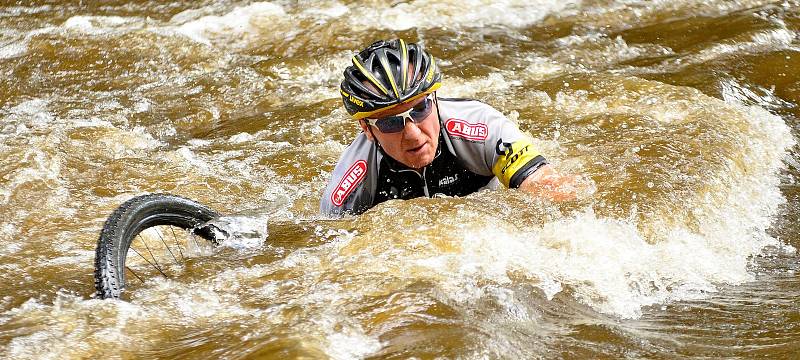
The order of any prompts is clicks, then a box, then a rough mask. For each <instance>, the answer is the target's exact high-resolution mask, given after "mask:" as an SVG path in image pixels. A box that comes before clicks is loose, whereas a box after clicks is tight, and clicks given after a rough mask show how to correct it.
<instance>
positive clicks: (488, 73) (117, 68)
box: [0, 0, 800, 359]
mask: <svg viewBox="0 0 800 360" xmlns="http://www.w3.org/2000/svg"><path fill="white" fill-rule="evenodd" d="M798 36H800V4H799V3H798V2H797V1H755V0H753V1H745V0H741V1H721V0H718V1H715V0H707V1H699V0H695V1H693V0H681V1H635V0H633V1H631V0H625V1H623V0H603V1H600V0H597V1H589V0H587V1H552V0H537V1H511V0H509V1H497V2H484V1H477V0H465V1H457V2H456V1H452V2H451V1H426V2H422V1H411V2H395V3H387V2H382V1H367V2H352V1H344V2H339V1H276V2H243V1H193V2H175V3H162V2H156V1H140V2H131V3H128V2H123V1H105V2H102V3H100V2H91V1H83V2H73V1H58V0H53V1H44V2H29V1H18V2H14V3H11V4H9V3H8V2H7V3H5V4H3V5H0V72H1V73H2V78H3V80H2V85H1V86H0V218H2V221H0V357H2V358H10V359H56V358H58V359H61V358H87V357H96V356H107V357H112V358H164V359H166V358H214V359H216V358H231V359H232V358H237V359H238V358H253V359H255V358H259V359H260V358H275V359H284V358H334V359H352V358H421V359H426V358H459V359H473V358H507V359H519V358H543V359H561V358H576V359H583V358H615V359H616V358H632V359H633V358H635V359H639V358H652V359H674V358H742V359H747V358H771V359H794V358H798V357H800V346H799V345H797V344H798V343H800V325H798V324H800V312H799V311H798V308H799V306H798V305H800V304H798V300H797V299H798V298H799V296H800V277H799V276H800V275H798V271H799V270H800V269H798V268H800V265H799V264H800V263H798V260H800V255H798V253H797V251H796V249H795V248H796V247H797V246H798V245H800V236H799V235H798V233H799V232H798V225H797V224H798V213H799V212H798V210H800V187H799V186H798V178H799V177H800V176H799V175H800V159H799V158H798V153H797V148H796V145H795V139H796V138H797V135H798V131H799V130H798V129H800V127H798V126H799V125H800V122H799V121H798V116H799V115H800V110H798V102H800V85H799V84H800V82H799V81H798V79H799V77H798V71H797V69H798V68H800V41H798ZM385 37H403V38H405V39H406V40H408V41H411V42H420V43H422V44H424V45H425V46H426V48H427V49H428V50H429V51H430V52H431V53H432V54H433V55H434V56H436V57H437V59H440V65H441V69H442V71H443V72H444V79H445V80H444V85H443V87H442V89H441V90H440V91H439V94H440V95H441V96H450V97H469V98H476V99H481V100H483V101H485V102H487V103H489V104H491V105H492V106H494V107H495V108H497V109H498V110H500V111H501V112H503V113H504V114H506V115H507V116H508V117H509V118H511V119H512V120H514V121H516V122H517V123H518V124H519V126H520V128H521V129H523V130H525V131H527V132H529V133H530V134H531V135H532V136H533V138H534V139H536V140H535V144H536V145H537V146H538V147H539V148H540V149H541V151H542V152H543V153H544V154H545V155H546V156H547V157H548V158H549V159H550V160H551V161H552V162H553V163H554V164H555V165H556V166H557V167H558V168H559V169H560V170H561V171H565V172H572V173H579V174H583V175H585V176H587V177H588V178H590V179H591V180H592V182H593V183H594V187H595V191H594V192H592V193H589V194H587V195H586V196H583V197H581V198H580V199H579V200H576V201H573V202H569V203H560V204H553V203H548V202H545V201H541V200H538V199H532V198H530V197H528V196H526V195H525V194H522V193H519V192H517V191H513V190H500V191H493V192H481V193H478V194H473V195H471V196H467V197H464V198H434V199H415V200H410V201H393V202H388V203H385V204H381V205H379V206H377V207H375V208H374V209H372V210H370V211H368V212H367V213H365V214H364V215H361V216H359V217H355V218H346V219H342V220H330V219H321V218H320V217H319V216H318V215H317V206H318V203H319V196H320V195H321V192H322V190H323V187H324V185H325V183H326V181H327V179H328V177H329V175H330V172H331V171H332V168H333V166H334V165H335V163H336V161H337V159H338V157H339V155H340V154H341V153H342V151H343V149H344V148H345V146H346V145H347V144H349V142H350V141H352V139H353V138H354V137H355V135H356V134H357V131H358V128H357V126H356V125H355V124H354V123H353V122H352V121H351V120H349V119H348V117H347V116H346V113H345V112H344V110H343V109H342V108H341V100H340V98H339V97H338V96H339V95H338V88H337V87H338V83H339V81H340V76H341V71H342V70H343V68H344V66H346V65H347V64H348V62H349V58H350V56H352V54H353V52H354V51H355V50H357V49H359V48H361V47H363V46H365V45H367V44H368V43H369V42H371V41H372V40H375V39H379V38H385ZM152 192H169V193H174V194H179V195H182V196H186V197H189V198H192V199H195V200H198V201H200V202H202V203H205V204H208V205H209V206H211V207H213V208H215V209H217V210H218V211H220V212H222V213H226V214H235V213H242V212H244V214H245V215H243V216H245V217H248V216H251V215H247V214H260V215H258V216H261V217H258V216H255V215H252V216H251V217H250V218H251V219H262V218H263V217H267V218H268V219H269V220H268V229H269V236H268V237H267V238H266V240H265V241H264V242H263V244H262V243H255V244H254V243H252V242H247V241H240V242H234V243H233V244H229V245H227V246H223V247H222V248H219V249H214V250H213V251H212V252H210V253H198V254H196V256H193V257H191V258H190V259H189V260H188V261H187V262H186V264H184V265H183V266H179V267H177V275H176V276H172V277H170V278H169V279H167V278H163V277H157V276H153V277H150V278H147V279H145V281H143V283H142V282H139V283H137V284H136V285H135V286H131V288H130V289H128V291H127V292H126V296H125V300H124V301H103V300H99V299H94V298H92V297H91V295H92V293H93V278H92V271H93V261H94V248H95V245H96V241H97V236H98V233H99V231H100V229H101V227H102V225H103V221H104V220H105V218H106V217H107V216H108V215H109V214H110V213H111V212H112V211H113V210H114V209H115V208H116V207H117V206H118V205H120V204H121V203H122V202H124V201H125V200H127V199H130V198H131V197H133V196H136V195H140V194H145V193H152ZM251 223H258V222H257V221H255V222H251ZM243 226H244V225H243Z"/></svg>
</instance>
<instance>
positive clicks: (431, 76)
mask: <svg viewBox="0 0 800 360" xmlns="http://www.w3.org/2000/svg"><path fill="white" fill-rule="evenodd" d="M441 85H442V73H441V72H439V68H438V67H437V66H436V62H435V60H434V59H433V57H432V56H431V55H430V54H428V52H427V51H425V49H423V48H422V46H420V45H417V44H413V43H411V44H406V43H405V41H403V40H401V39H397V40H390V41H384V40H381V41H376V42H374V43H373V44H372V45H370V46H369V47H367V48H366V49H364V50H363V51H361V52H360V53H358V54H357V55H355V56H353V65H351V66H348V67H347V68H346V69H345V70H344V80H343V81H342V85H341V87H340V92H341V93H342V101H344V107H345V108H346V109H347V112H349V113H350V115H352V116H353V119H363V118H365V117H368V116H370V115H372V114H374V113H377V112H380V111H383V110H386V109H389V108H392V107H395V106H397V105H399V104H402V103H406V102H411V101H414V100H415V99H418V98H419V97H421V96H424V95H425V94H429V93H432V92H434V91H436V89H438V88H439V86H441Z"/></svg>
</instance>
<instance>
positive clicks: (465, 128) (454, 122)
mask: <svg viewBox="0 0 800 360" xmlns="http://www.w3.org/2000/svg"><path fill="white" fill-rule="evenodd" d="M444 127H445V129H447V132H448V133H450V134H451V135H455V136H458V137H461V138H464V139H467V140H486V137H487V136H489V128H487V127H486V124H471V123H468V122H466V121H464V120H461V119H452V118H451V119H447V121H445V123H444Z"/></svg>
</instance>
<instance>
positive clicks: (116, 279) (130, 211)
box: [94, 194, 219, 299]
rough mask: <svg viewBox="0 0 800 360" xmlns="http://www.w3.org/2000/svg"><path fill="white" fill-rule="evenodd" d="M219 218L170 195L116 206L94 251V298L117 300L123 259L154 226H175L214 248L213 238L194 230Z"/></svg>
mask: <svg viewBox="0 0 800 360" xmlns="http://www.w3.org/2000/svg"><path fill="white" fill-rule="evenodd" d="M218 216H219V214H218V213H217V212H216V211H214V210H212V209H211V208H209V207H207V206H205V205H203V204H200V203H198V202H196V201H192V200H189V199H186V198H183V197H180V196H176V195H171V194H148V195H141V196H137V197H135V198H133V199H130V200H128V201H126V202H125V203H123V204H122V205H120V207H119V208H117V209H116V210H115V211H114V212H113V213H112V214H111V216H109V217H108V219H107V220H106V222H105V224H104V225H103V230H102V231H101V233H100V238H99V239H98V241H97V249H96V251H95V264H94V265H95V267H94V269H95V270H94V283H95V289H96V290H97V293H96V295H97V297H99V298H102V299H108V298H119V297H120V294H121V293H122V292H123V290H124V289H125V259H126V257H127V255H128V250H129V248H130V246H131V242H132V241H133V239H134V238H135V237H136V236H137V235H138V234H139V233H141V232H142V231H144V230H146V229H148V228H151V227H155V226H163V225H169V226H175V227H179V228H182V229H187V230H192V231H193V233H194V234H196V235H197V236H200V237H201V238H203V239H206V240H208V241H210V242H212V243H214V244H216V240H215V238H214V236H213V234H211V233H209V232H207V231H205V232H204V231H202V230H200V231H197V229H196V227H197V226H198V225H200V224H202V223H204V222H206V221H209V220H211V219H213V218H215V217H218Z"/></svg>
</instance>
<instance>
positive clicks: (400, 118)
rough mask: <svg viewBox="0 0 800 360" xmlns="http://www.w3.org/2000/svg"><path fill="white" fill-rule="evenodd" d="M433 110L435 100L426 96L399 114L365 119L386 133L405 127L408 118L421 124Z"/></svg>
mask: <svg viewBox="0 0 800 360" xmlns="http://www.w3.org/2000/svg"><path fill="white" fill-rule="evenodd" d="M432 110H433V101H431V98H430V97H429V96H428V97H425V100H423V101H422V102H420V103H419V104H417V105H416V106H414V107H412V108H411V109H408V110H407V111H405V112H402V113H399V114H397V115H392V116H387V117H382V118H380V119H368V118H367V119H364V120H365V121H366V122H367V124H370V125H372V126H374V127H376V128H378V130H380V131H381V132H382V133H384V134H388V133H398V132H401V131H403V129H405V127H406V119H411V122H413V123H414V124H419V123H421V122H422V121H423V120H425V119H426V118H427V117H428V115H430V114H431V111H432Z"/></svg>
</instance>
